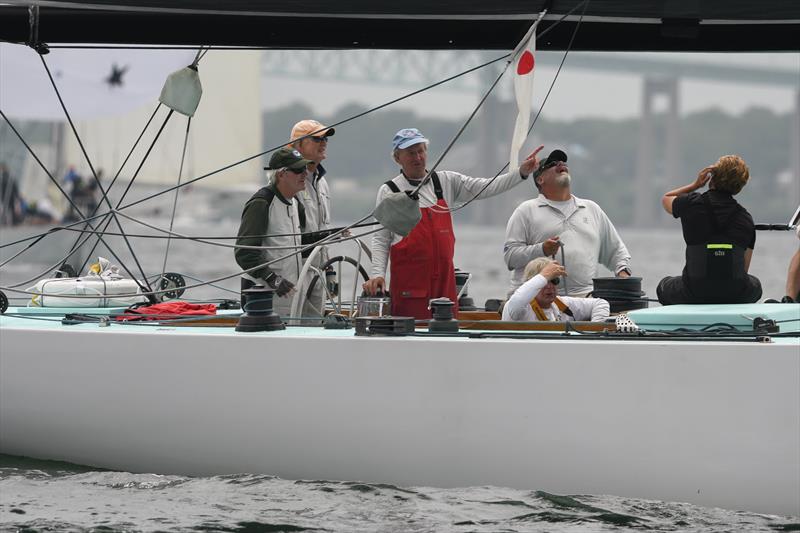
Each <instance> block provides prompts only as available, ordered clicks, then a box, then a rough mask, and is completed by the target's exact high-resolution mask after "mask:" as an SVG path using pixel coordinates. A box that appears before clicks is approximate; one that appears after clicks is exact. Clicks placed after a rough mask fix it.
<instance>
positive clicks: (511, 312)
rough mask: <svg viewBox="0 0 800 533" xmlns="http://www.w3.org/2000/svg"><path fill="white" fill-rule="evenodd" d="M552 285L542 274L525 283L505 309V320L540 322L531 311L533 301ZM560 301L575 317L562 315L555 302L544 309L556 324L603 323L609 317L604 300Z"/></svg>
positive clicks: (549, 318)
mask: <svg viewBox="0 0 800 533" xmlns="http://www.w3.org/2000/svg"><path fill="white" fill-rule="evenodd" d="M548 283H550V282H549V281H547V278H545V277H544V276H542V275H541V274H536V275H535V276H533V277H532V278H531V279H529V280H528V281H526V282H525V283H523V284H522V285H521V286H520V287H519V288H518V289H517V290H516V291H515V292H514V294H512V295H511V298H509V300H508V301H507V302H506V305H505V307H504V308H503V320H514V321H516V322H535V321H537V320H539V319H538V318H537V316H536V313H534V312H533V309H531V300H533V299H534V298H536V295H537V294H539V291H541V290H542V289H543V288H544V287H545V285H547V284H548ZM559 299H560V300H561V301H562V302H564V304H566V306H567V307H569V309H570V311H572V315H573V316H569V315H567V314H565V313H562V312H561V311H560V310H559V309H558V306H557V305H556V304H555V302H553V303H552V304H550V307H548V308H543V309H542V311H544V314H545V315H547V318H548V320H553V321H556V322H568V321H570V320H591V321H592V322H602V321H603V320H605V319H606V318H608V315H609V306H608V302H607V301H605V300H603V299H602V298H573V297H571V296H559Z"/></svg>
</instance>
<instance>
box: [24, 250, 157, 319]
mask: <svg viewBox="0 0 800 533" xmlns="http://www.w3.org/2000/svg"><path fill="white" fill-rule="evenodd" d="M27 290H28V292H31V293H33V295H32V297H31V301H30V303H29V304H28V307H61V308H63V307H122V306H124V307H127V306H129V305H131V304H135V303H138V302H144V301H146V300H147V298H146V297H145V296H143V295H142V294H141V292H142V290H141V287H139V285H138V284H137V283H136V281H135V280H132V279H126V278H123V277H122V276H121V275H120V274H119V269H118V268H117V267H116V266H111V265H110V264H109V262H108V260H106V259H103V258H102V257H101V258H100V261H99V262H98V263H95V264H94V265H92V266H91V267H89V271H88V272H87V274H86V275H85V276H82V277H80V278H49V279H43V280H40V281H38V282H37V283H36V285H34V286H33V287H29V288H28V289H27Z"/></svg>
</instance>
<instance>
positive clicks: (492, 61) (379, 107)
mask: <svg viewBox="0 0 800 533" xmlns="http://www.w3.org/2000/svg"><path fill="white" fill-rule="evenodd" d="M551 27H552V26H551ZM509 55H510V54H506V55H504V56H501V57H497V58H495V59H492V60H490V61H487V62H485V63H482V64H480V65H478V66H475V67H472V68H470V69H467V70H465V71H463V72H460V73H458V74H454V75H453V76H450V77H449V78H445V79H443V80H440V81H437V82H436V83H432V84H430V85H428V86H427V87H424V88H422V89H418V90H416V91H413V92H410V93H407V94H405V95H403V96H401V97H399V98H395V99H394V100H390V101H389V102H386V103H383V104H381V105H379V106H375V107H373V108H370V109H368V110H366V111H362V112H361V113H357V114H355V115H352V116H350V117H348V118H346V119H344V120H340V121H339V122H336V123H334V124H331V125H330V126H328V127H327V128H326V129H330V128H334V127H339V126H341V125H342V124H347V123H348V122H352V121H353V120H357V119H359V118H361V117H363V116H365V115H368V114H370V113H374V112H375V111H379V110H381V109H383V108H384V107H388V106H390V105H393V104H396V103H397V102H401V101H403V100H406V99H407V98H411V97H412V96H416V95H418V94H420V93H423V92H425V91H427V90H430V89H433V88H434V87H438V86H439V85H443V84H445V83H447V82H449V81H453V80H455V79H457V78H460V77H461V76H465V75H466V74H470V73H472V72H475V71H476V70H480V69H482V68H484V67H487V66H489V65H492V64H494V63H497V62H498V61H502V60H503V59H506V58H507V57H508V56H509ZM284 146H286V143H281V144H280V145H279V146H275V147H273V148H269V149H267V150H265V151H263V152H260V153H258V154H255V155H252V156H250V157H247V158H245V159H241V160H239V161H236V162H234V163H231V164H229V165H226V166H224V167H221V168H218V169H217V170H213V171H211V172H209V173H207V174H203V175H202V176H198V177H196V178H193V179H191V180H189V181H186V182H184V183H181V184H180V185H175V186H173V187H169V188H167V189H164V190H163V191H160V192H157V193H155V194H151V195H150V196H146V197H145V198H142V199H140V200H136V201H135V202H131V203H129V204H126V205H124V206H122V207H120V208H119V209H127V208H129V207H133V206H134V205H138V204H141V203H143V202H146V201H148V200H152V199H153V198H156V197H158V196H161V195H162V194H167V193H169V192H171V191H173V190H175V189H179V188H181V187H186V186H188V185H191V184H193V183H195V182H197V181H200V180H202V179H205V178H208V177H211V176H213V175H215V174H219V173H220V172H224V171H226V170H229V169H231V168H233V167H236V166H238V165H242V164H244V163H247V162H248V161H252V160H253V159H256V158H258V157H262V156H264V155H267V154H270V153H272V152H274V151H275V150H280V149H281V148H283V147H284Z"/></svg>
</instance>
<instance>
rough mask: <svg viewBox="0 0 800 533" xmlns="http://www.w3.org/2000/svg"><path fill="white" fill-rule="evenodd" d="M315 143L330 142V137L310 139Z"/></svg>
mask: <svg viewBox="0 0 800 533" xmlns="http://www.w3.org/2000/svg"><path fill="white" fill-rule="evenodd" d="M308 138H309V139H311V140H312V141H314V142H315V143H321V142H328V137H308Z"/></svg>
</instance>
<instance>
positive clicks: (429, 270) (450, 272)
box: [364, 128, 542, 319]
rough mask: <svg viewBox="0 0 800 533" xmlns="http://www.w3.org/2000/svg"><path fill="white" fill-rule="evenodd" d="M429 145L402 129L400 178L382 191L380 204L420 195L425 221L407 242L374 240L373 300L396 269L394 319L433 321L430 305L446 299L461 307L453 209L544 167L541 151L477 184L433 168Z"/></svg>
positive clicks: (397, 144)
mask: <svg viewBox="0 0 800 533" xmlns="http://www.w3.org/2000/svg"><path fill="white" fill-rule="evenodd" d="M428 145H429V141H428V139H426V138H425V136H424V135H423V134H422V133H421V132H420V131H419V130H418V129H416V128H407V129H402V130H400V131H398V132H397V134H396V135H395V136H394V139H393V140H392V149H393V151H392V155H393V157H394V160H395V162H397V164H398V165H400V174H399V175H397V176H396V177H395V178H394V179H392V180H390V181H387V182H386V183H384V184H383V185H382V186H381V188H380V189H379V190H378V199H377V203H378V204H380V203H381V202H382V201H383V199H384V198H386V197H387V196H388V195H390V194H391V193H397V192H400V191H410V190H414V189H416V188H417V187H418V186H419V185H420V184H422V187H421V188H420V189H419V191H418V195H419V206H420V211H421V212H422V213H421V214H422V218H421V220H420V222H419V223H417V225H416V226H415V227H414V229H413V230H412V231H411V232H410V233H409V234H408V235H406V236H405V237H404V236H402V235H399V234H395V233H393V232H392V231H391V230H389V229H387V228H383V229H381V230H380V231H378V232H377V233H375V234H374V235H373V237H372V277H371V278H370V279H369V280H368V281H367V282H366V283H364V290H365V291H366V292H367V294H370V295H374V294H376V293H378V292H383V291H385V289H386V269H387V264H390V267H391V270H390V276H391V278H390V280H391V284H390V286H389V288H390V295H391V298H392V314H393V315H395V316H413V317H415V318H417V319H424V318H430V316H431V312H430V310H429V309H428V302H429V301H430V300H431V299H433V298H439V297H446V298H449V299H450V300H452V301H453V302H454V303H455V304H456V310H457V305H458V301H457V300H458V299H457V297H456V285H455V272H454V267H453V253H454V250H455V235H454V234H453V221H452V218H451V217H450V207H449V206H451V205H453V204H455V203H456V202H458V201H467V200H471V199H473V198H478V199H482V198H488V197H490V196H495V195H497V194H500V193H502V192H505V191H507V190H509V189H511V188H512V187H514V186H516V185H519V184H520V183H522V181H523V180H524V179H526V178H527V177H528V175H530V174H531V172H533V171H534V170H535V169H536V167H537V166H538V164H539V159H538V157H537V154H538V153H539V151H540V150H541V149H542V147H541V146H540V147H539V148H537V149H536V150H534V151H533V153H532V154H531V155H530V156H528V158H527V159H526V160H525V161H524V162H523V163H522V165H520V167H519V168H518V169H516V168H515V169H511V171H510V172H508V173H507V174H503V175H502V176H498V177H497V178H495V179H489V178H472V177H469V176H465V175H463V174H459V173H458V172H452V171H449V170H442V171H438V172H430V179H428V180H427V181H425V182H424V183H423V179H425V177H426V176H428V174H429V171H428V168H427V157H428Z"/></svg>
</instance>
